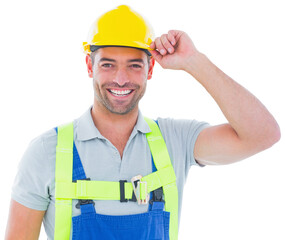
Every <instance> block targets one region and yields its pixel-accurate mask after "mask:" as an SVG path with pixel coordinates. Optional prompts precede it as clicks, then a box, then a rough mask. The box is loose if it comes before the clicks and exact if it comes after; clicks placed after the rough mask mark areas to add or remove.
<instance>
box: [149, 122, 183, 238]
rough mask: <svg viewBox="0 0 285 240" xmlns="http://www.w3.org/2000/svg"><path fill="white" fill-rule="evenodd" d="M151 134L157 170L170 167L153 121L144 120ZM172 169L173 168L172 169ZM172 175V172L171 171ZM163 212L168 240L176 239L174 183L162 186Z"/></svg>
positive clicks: (176, 198)
mask: <svg viewBox="0 0 285 240" xmlns="http://www.w3.org/2000/svg"><path fill="white" fill-rule="evenodd" d="M144 119H145V121H146V122H147V123H148V125H149V127H150V129H151V132H150V133H147V134H146V138H147V141H148V145H149V148H150V151H151V153H152V156H153V161H154V164H155V166H156V168H157V170H160V169H163V168H166V167H172V164H171V160H170V157H169V154H168V151H167V147H166V144H165V142H164V139H163V137H162V135H161V132H160V130H159V127H158V126H157V124H156V123H155V121H153V120H151V119H149V118H146V117H145V118H144ZM172 168H173V167H172ZM173 173H174V170H173ZM163 193H164V199H165V210H166V211H168V212H170V228H169V237H170V240H177V239H178V190H177V186H176V181H175V182H172V183H170V184H167V185H164V186H163Z"/></svg>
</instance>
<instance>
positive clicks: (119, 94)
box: [108, 89, 134, 97]
mask: <svg viewBox="0 0 285 240" xmlns="http://www.w3.org/2000/svg"><path fill="white" fill-rule="evenodd" d="M108 91H109V92H110V93H111V94H112V95H114V96H117V97H125V96H128V95H130V94H131V93H132V92H133V91H134V90H130V89H128V90H121V91H120V90H115V89H108Z"/></svg>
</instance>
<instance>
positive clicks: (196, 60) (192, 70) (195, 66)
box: [183, 51, 209, 77]
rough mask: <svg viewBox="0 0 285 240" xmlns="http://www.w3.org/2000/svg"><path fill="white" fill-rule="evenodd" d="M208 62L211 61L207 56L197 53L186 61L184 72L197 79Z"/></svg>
mask: <svg viewBox="0 0 285 240" xmlns="http://www.w3.org/2000/svg"><path fill="white" fill-rule="evenodd" d="M208 62H209V59H208V58H207V57H206V55H205V54H203V53H201V52H199V51H197V52H196V53H195V54H194V55H192V56H191V57H189V58H188V59H186V61H185V64H184V67H183V70H184V71H185V72H187V73H189V74H191V75H192V76H193V77H195V76H196V75H197V74H199V72H200V71H202V70H203V68H204V67H205V65H206V64H207V63H208Z"/></svg>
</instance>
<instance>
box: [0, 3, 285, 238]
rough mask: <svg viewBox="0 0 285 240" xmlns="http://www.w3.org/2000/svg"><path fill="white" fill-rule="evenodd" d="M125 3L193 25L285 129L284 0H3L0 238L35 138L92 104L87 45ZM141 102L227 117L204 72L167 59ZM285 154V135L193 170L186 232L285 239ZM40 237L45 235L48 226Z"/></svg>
mask: <svg viewBox="0 0 285 240" xmlns="http://www.w3.org/2000/svg"><path fill="white" fill-rule="evenodd" d="M120 4H128V5H130V6H131V7H133V8H134V9H135V10H137V11H138V12H140V13H141V14H142V15H143V16H145V17H146V18H147V19H148V20H149V22H151V24H152V25H153V28H154V30H155V32H156V35H157V36H159V35H161V34H163V33H166V32H167V31H168V30H170V29H180V30H184V31H186V32H187V33H188V34H189V35H190V37H191V38H192V40H193V42H194V44H195V45H196V47H197V48H198V50H200V51H201V52H203V53H204V54H206V55H207V56H208V57H209V58H210V59H211V61H212V62H214V63H215V64H216V65H217V66H218V67H219V68H221V69H222V70H223V71H224V72H225V73H227V74H228V75H229V76H231V77H232V78H233V79H235V80H236V81H237V82H239V83H240V84H242V85H243V86H244V87H246V88H247V89H248V90H249V91H251V92H252V93H253V94H254V95H255V96H257V97H258V98H259V99H260V100H261V101H262V102H263V103H264V105H265V106H266V107H267V108H268V109H269V110H270V112H271V113H272V114H273V115H274V116H275V118H276V119H277V121H278V123H279V125H280V127H281V131H283V132H284V120H285V119H284V118H285V114H284V102H285V97H284V95H285V94H284V85H283V82H284V80H285V73H284V68H285V66H284V63H285V61H284V55H285V47H284V43H285V34H284V29H285V27H284V23H285V14H284V10H285V9H284V5H283V2H282V0H280V1H277V0H271V1H261V0H259V1H250V0H247V1H246V0H239V1H229V0H216V1H211V0H204V1H178V0H176V1H165V0H164V1H154V0H152V1H148V0H144V1H131V0H130V1H114V0H113V1H111V0H104V1H95V0H93V1H87V0H86V1H84V0H83V1H72V0H69V1H66V0H61V1H59V0H57V1H55V0H50V1H31V0H26V1H20V0H15V1H6V2H4V1H2V2H1V5H0V24H1V37H0V41H1V44H0V61H1V62H0V63H1V64H0V67H1V70H0V81H1V85H0V91H1V92H0V104H1V118H0V119H1V134H2V136H1V143H0V146H1V156H2V157H1V168H0V169H1V205H0V207H1V217H0V238H2V236H4V232H5V226H6V221H7V216H8V210H9V202H10V193H11V186H12V183H13V179H14V176H15V174H16V169H17V165H18V163H19V161H20V159H21V156H22V154H23V152H24V151H25V149H26V148H27V145H28V143H29V142H30V141H31V140H32V139H33V138H34V137H36V136H38V135H39V134H41V133H43V132H45V131H46V130H48V129H50V128H53V127H55V126H57V125H58V124H61V123H65V122H68V121H70V120H73V119H74V118H77V117H79V116H80V115H81V114H82V113H83V112H85V111H86V110H87V108H88V107H89V106H90V105H91V104H92V101H93V90H92V80H91V79H90V78H88V76H87V72H86V67H85V56H84V54H83V53H82V51H81V44H82V42H83V41H84V40H85V38H86V36H87V33H88V30H89V27H90V25H91V23H92V22H93V21H94V20H95V19H96V17H97V16H98V15H100V14H102V13H103V12H105V11H107V10H110V9H112V8H114V7H116V6H117V5H120ZM237 101H238V99H237ZM282 102H283V104H282ZM140 107H141V110H142V112H143V113H144V115H146V116H149V117H152V118H156V117H157V116H161V117H173V118H189V119H192V118H195V119H197V120H201V121H207V122H209V123H210V124H212V125H215V124H220V123H224V122H225V121H226V119H225V118H224V116H223V115H222V113H221V111H220V110H219V108H218V107H217V105H216V103H215V102H214V101H213V99H212V98H211V97H210V96H209V94H208V93H207V92H206V91H205V90H204V89H203V87H202V86H201V85H200V84H199V83H197V82H196V80H195V79H193V78H192V77H191V76H189V75H187V74H186V73H184V72H181V71H171V70H163V69H162V68H161V67H160V66H159V65H158V64H156V67H155V71H154V74H153V79H152V80H151V81H149V83H148V90H147V93H146V96H145V97H144V99H143V100H142V102H141V104H140ZM284 154H285V151H284V141H283V139H281V141H279V142H278V143H277V144H276V145H274V146H273V147H272V148H270V149H268V150H266V151H264V152H262V153H259V154H257V155H255V156H253V157H251V158H249V159H247V160H244V161H242V162H239V163H236V164H233V165H227V166H215V167H205V168H198V167H193V168H192V169H191V170H190V172H189V177H188V181H187V184H186V186H185V194H184V201H183V208H182V218H181V226H180V239H194V240H206V239H219V240H223V239H225V240H229V239H231V240H235V239H239V240H240V239H246V240H247V239H251V240H252V239H274V240H284V239H285V232H284V224H285V206H284V205H285V204H284V203H285V195H284V183H285V164H284ZM40 239H45V233H44V231H42V232H41V237H40Z"/></svg>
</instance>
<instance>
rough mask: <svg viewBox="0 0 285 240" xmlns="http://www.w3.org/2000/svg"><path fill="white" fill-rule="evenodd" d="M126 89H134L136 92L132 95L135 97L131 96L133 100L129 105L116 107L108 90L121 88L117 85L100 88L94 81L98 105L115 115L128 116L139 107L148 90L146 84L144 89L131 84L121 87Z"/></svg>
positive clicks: (105, 85)
mask: <svg viewBox="0 0 285 240" xmlns="http://www.w3.org/2000/svg"><path fill="white" fill-rule="evenodd" d="M124 87H125V88H132V89H134V92H133V93H132V95H133V96H131V97H132V99H131V101H130V102H129V103H128V104H122V106H115V105H114V104H113V103H112V102H113V101H111V100H110V97H109V92H108V90H107V88H117V89H119V88H120V86H118V85H117V84H116V83H112V84H103V85H102V86H101V87H99V84H98V83H97V82H96V81H95V80H94V97H95V99H96V100H97V101H98V103H99V104H100V105H101V106H103V107H104V108H105V109H106V110H107V111H109V112H111V113H113V114H118V115H126V114H128V113H130V112H131V111H132V110H133V109H134V108H135V107H137V106H138V103H139V101H140V100H141V98H142V97H143V96H144V93H145V90H146V83H145V84H144V85H142V87H141V86H140V85H137V84H130V83H128V84H126V85H124V86H121V88H124Z"/></svg>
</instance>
